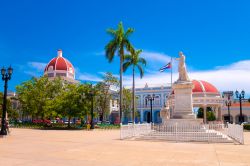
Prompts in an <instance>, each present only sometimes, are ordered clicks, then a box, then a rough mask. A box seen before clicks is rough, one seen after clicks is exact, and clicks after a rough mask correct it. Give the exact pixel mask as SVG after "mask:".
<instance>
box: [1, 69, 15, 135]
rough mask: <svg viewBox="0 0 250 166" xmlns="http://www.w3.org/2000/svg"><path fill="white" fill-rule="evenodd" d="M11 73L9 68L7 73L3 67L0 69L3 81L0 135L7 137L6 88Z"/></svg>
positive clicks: (11, 70)
mask: <svg viewBox="0 0 250 166" xmlns="http://www.w3.org/2000/svg"><path fill="white" fill-rule="evenodd" d="M12 73H13V68H11V66H10V67H9V68H8V72H6V69H5V68H4V67H3V68H2V69H1V74H2V80H3V81H4V97H3V114H2V122H1V123H2V128H1V131H0V135H7V130H6V127H7V126H6V124H7V123H6V106H7V88H8V80H10V79H11V75H12Z"/></svg>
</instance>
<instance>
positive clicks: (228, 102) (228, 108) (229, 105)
mask: <svg viewBox="0 0 250 166" xmlns="http://www.w3.org/2000/svg"><path fill="white" fill-rule="evenodd" d="M225 104H226V106H227V111H228V117H229V123H231V115H230V107H231V105H232V103H231V100H230V96H229V95H228V98H227V100H226V101H225Z"/></svg>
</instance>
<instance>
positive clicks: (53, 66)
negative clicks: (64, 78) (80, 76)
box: [44, 50, 75, 74]
mask: <svg viewBox="0 0 250 166" xmlns="http://www.w3.org/2000/svg"><path fill="white" fill-rule="evenodd" d="M58 70H60V71H66V72H70V73H72V74H74V73H75V70H74V67H73V65H72V64H71V63H70V62H69V61H68V60H67V59H66V58H64V57H62V50H58V56H57V57H55V58H53V59H52V60H51V61H50V62H49V63H48V64H47V65H46V67H45V69H44V72H48V71H58Z"/></svg>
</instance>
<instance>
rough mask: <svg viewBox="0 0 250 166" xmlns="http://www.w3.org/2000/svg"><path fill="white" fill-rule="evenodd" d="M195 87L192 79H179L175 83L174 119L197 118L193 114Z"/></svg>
mask: <svg viewBox="0 0 250 166" xmlns="http://www.w3.org/2000/svg"><path fill="white" fill-rule="evenodd" d="M193 88H194V85H193V83H192V82H191V81H185V82H180V81H177V82H175V83H174V84H173V89H174V97H175V105H174V111H173V116H172V118H173V119H195V115H194V114H193V98H192V89H193Z"/></svg>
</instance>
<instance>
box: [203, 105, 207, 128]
mask: <svg viewBox="0 0 250 166" xmlns="http://www.w3.org/2000/svg"><path fill="white" fill-rule="evenodd" d="M203 122H204V123H205V124H206V123H207V106H206V105H204V106H203Z"/></svg>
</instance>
